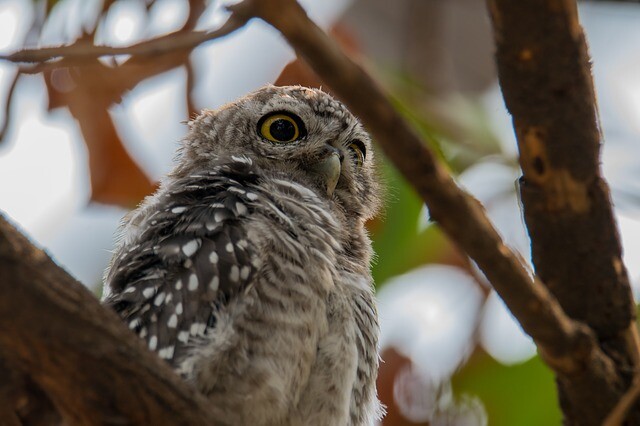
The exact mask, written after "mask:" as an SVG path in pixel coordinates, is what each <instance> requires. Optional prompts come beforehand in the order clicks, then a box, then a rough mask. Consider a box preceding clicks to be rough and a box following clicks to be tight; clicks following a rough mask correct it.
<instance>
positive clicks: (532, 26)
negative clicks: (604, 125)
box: [488, 0, 638, 424]
mask: <svg viewBox="0 0 640 426" xmlns="http://www.w3.org/2000/svg"><path fill="white" fill-rule="evenodd" d="M488 5H489V10H490V12H491V18H492V21H493V27H494V34H495V40H496V46H497V52H496V59H497V64H498V73H499V78H500V85H501V87H502V92H503V94H504V99H505V103H506V105H507V108H508V109H509V111H510V112H511V114H512V116H513V124H514V128H515V131H516V136H517V139H518V147H519V150H520V165H521V167H522V171H523V176H522V178H521V184H520V192H521V195H522V203H523V206H524V215H525V220H526V224H527V227H528V229H529V233H530V235H531V242H532V256H533V263H534V265H535V268H536V273H537V275H538V276H539V277H540V278H541V280H542V282H544V283H545V285H546V286H547V287H548V288H549V289H550V290H551V292H552V293H553V294H554V295H555V296H556V298H557V299H558V301H559V302H560V305H561V306H562V308H563V310H564V311H565V312H566V313H567V314H568V315H569V316H570V317H572V318H574V319H576V320H578V321H580V322H583V323H585V324H586V325H588V326H589V327H590V328H591V329H592V330H593V331H594V332H595V334H596V336H597V339H598V342H599V345H600V347H601V348H602V350H603V351H604V352H605V353H606V354H607V356H608V357H609V358H610V359H611V360H612V361H613V362H614V364H615V366H616V368H615V370H616V371H615V373H616V376H617V377H612V378H611V379H612V380H611V383H610V385H611V386H613V387H614V389H622V388H625V387H627V386H628V384H629V382H630V380H631V379H632V376H633V372H634V371H635V368H636V367H637V365H638V362H637V356H638V353H637V346H636V341H637V339H636V335H637V334H636V333H637V332H636V328H635V322H634V320H635V315H634V304H633V298H632V295H631V290H630V286H629V278H628V276H627V271H626V268H625V267H624V265H623V263H622V253H621V246H620V239H619V236H618V232H617V229H616V223H615V218H614V215H613V209H612V205H611V197H610V193H609V187H608V185H607V183H606V182H605V181H604V179H603V178H602V175H601V170H600V145H601V140H602V135H601V133H600V129H599V127H598V111H597V107H596V103H595V95H594V88H593V81H592V77H591V68H590V63H589V55H588V51H587V45H586V42H585V37H584V34H583V31H582V28H581V26H580V23H579V21H578V14H577V10H576V3H575V1H568V0H562V1H539V0H519V1H517V2H514V1H510V0H490V1H489V2H488ZM559 385H560V395H561V402H562V405H563V409H564V412H565V414H566V419H567V422H568V423H573V424H600V423H601V422H602V420H603V419H604V416H606V414H607V410H608V409H610V407H611V404H614V403H615V402H616V400H617V399H618V398H619V397H618V396H617V395H616V394H615V392H613V393H611V394H609V395H601V394H599V392H596V393H595V394H594V391H595V390H596V389H597V387H595V386H594V385H595V383H591V382H590V381H589V380H587V381H586V382H584V383H583V382H582V381H581V380H575V378H574V377H559ZM607 407H609V408H607ZM634 418H635V419H638V418H637V417H634Z"/></svg>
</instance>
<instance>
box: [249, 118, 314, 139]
mask: <svg viewBox="0 0 640 426" xmlns="http://www.w3.org/2000/svg"><path fill="white" fill-rule="evenodd" d="M258 133H260V135H261V136H262V137H263V138H265V139H267V140H270V141H271V142H279V143H287V142H293V141H295V140H298V139H300V138H302V137H304V136H305V129H304V124H303V123H302V120H301V119H300V118H299V117H298V116H296V115H293V114H290V113H288V112H277V113H273V114H270V115H266V116H264V117H262V118H261V119H260V121H259V122H258Z"/></svg>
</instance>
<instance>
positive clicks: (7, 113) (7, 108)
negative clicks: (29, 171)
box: [0, 70, 22, 143]
mask: <svg viewBox="0 0 640 426" xmlns="http://www.w3.org/2000/svg"><path fill="white" fill-rule="evenodd" d="M21 75H22V72H20V70H18V71H17V72H16V75H15V76H14V77H13V80H11V85H10V86H9V91H8V92H7V98H6V99H5V102H4V121H3V122H2V126H0V143H2V141H3V140H4V137H5V136H6V132H7V129H9V123H10V122H11V103H12V101H13V95H14V93H15V91H16V87H17V86H18V80H19V79H20V76H21Z"/></svg>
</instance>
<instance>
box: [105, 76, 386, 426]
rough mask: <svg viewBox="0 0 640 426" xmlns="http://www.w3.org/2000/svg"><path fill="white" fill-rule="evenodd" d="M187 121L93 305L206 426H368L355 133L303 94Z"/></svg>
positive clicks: (333, 108) (367, 148) (274, 91)
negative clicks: (125, 331) (196, 405)
mask: <svg viewBox="0 0 640 426" xmlns="http://www.w3.org/2000/svg"><path fill="white" fill-rule="evenodd" d="M189 126H190V130H189V133H188V135H187V136H186V137H185V139H184V140H183V142H182V146H181V148H180V150H179V152H178V158H177V164H176V166H175V168H174V169H173V171H172V172H171V173H170V174H169V175H168V176H167V177H166V178H165V179H164V180H163V181H162V183H161V186H160V189H159V190H158V191H157V192H156V193H155V194H154V195H152V196H150V197H147V198H146V199H145V200H144V202H143V203H142V204H141V205H140V206H139V208H138V209H137V210H135V211H134V212H132V213H131V214H130V215H129V216H128V219H127V220H126V223H125V224H124V225H123V228H122V238H121V240H120V242H119V244H118V247H117V249H116V251H115V254H114V257H113V260H112V263H111V266H110V268H109V270H108V271H107V273H106V278H105V285H104V303H105V304H106V305H108V306H110V307H111V308H113V309H114V310H116V311H117V312H118V313H119V314H120V316H121V317H122V318H123V319H124V320H125V321H126V322H127V324H128V325H129V328H130V329H132V330H133V331H134V332H135V333H137V334H138V336H140V337H141V338H143V339H144V340H145V341H146V342H147V344H148V346H149V349H151V350H153V351H156V352H157V353H158V355H159V356H160V357H161V358H163V359H165V360H166V361H167V362H169V363H170V364H171V366H172V367H173V368H174V369H175V371H176V372H178V373H179V374H180V375H181V376H182V377H184V379H185V380H186V381H188V382H189V383H191V384H192V385H193V386H194V387H195V388H197V389H198V390H199V391H200V392H202V393H203V394H204V395H206V396H207V397H208V398H209V399H210V401H211V404H212V408H213V410H214V411H215V415H216V416H217V418H218V419H219V424H221V425H365V424H371V423H372V422H373V421H374V419H375V418H376V417H377V416H378V415H379V413H380V409H379V404H378V401H377V397H376V390H375V381H376V374H377V369H378V354H377V342H378V322H377V312H376V306H375V301H374V296H373V287H372V279H371V274H370V270H369V263H370V259H371V254H372V251H371V243H370V240H369V237H368V235H367V232H366V230H365V227H364V224H365V221H366V220H367V219H369V218H371V217H372V216H373V215H374V214H375V212H376V209H377V206H378V196H377V195H378V185H377V184H376V180H375V176H374V166H373V164H374V160H373V150H372V149H371V141H370V138H369V136H368V135H367V133H366V132H365V131H364V129H363V128H362V125H361V124H360V123H359V122H358V120H356V119H355V118H354V117H353V115H351V113H350V112H349V111H348V110H347V109H346V108H345V107H344V105H342V104H341V103H340V102H338V101H336V100H334V99H332V98H331V97H330V96H329V95H327V94H326V93H324V92H322V91H320V90H314V89H308V88H304V87H275V86H268V87H265V88H262V89H260V90H258V91H256V92H254V93H252V94H250V95H248V96H246V97H244V98H242V99H239V100H237V101H236V102H233V103H231V104H228V105H225V106H223V107H222V108H220V109H219V110H216V111H205V112H203V113H202V114H201V115H200V116H199V117H197V118H196V119H195V120H193V121H191V122H190V123H189Z"/></svg>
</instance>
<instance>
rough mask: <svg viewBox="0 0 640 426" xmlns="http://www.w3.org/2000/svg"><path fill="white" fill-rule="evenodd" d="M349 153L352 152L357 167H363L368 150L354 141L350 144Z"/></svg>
mask: <svg viewBox="0 0 640 426" xmlns="http://www.w3.org/2000/svg"><path fill="white" fill-rule="evenodd" d="M349 151H351V156H352V157H353V160H354V161H355V163H356V167H362V165H363V164H364V159H365V158H366V156H367V154H366V153H367V149H366V147H365V146H364V144H363V143H362V142H361V141H359V140H357V139H356V140H353V141H351V143H350V144H349Z"/></svg>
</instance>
